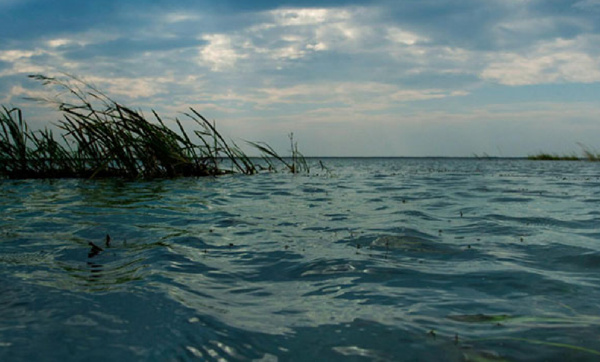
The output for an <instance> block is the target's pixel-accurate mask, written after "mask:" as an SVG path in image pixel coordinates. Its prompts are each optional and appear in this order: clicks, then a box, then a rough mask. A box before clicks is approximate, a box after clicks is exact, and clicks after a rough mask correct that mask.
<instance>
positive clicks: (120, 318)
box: [0, 159, 600, 361]
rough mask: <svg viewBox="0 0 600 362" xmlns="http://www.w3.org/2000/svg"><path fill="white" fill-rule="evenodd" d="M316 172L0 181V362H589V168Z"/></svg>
mask: <svg viewBox="0 0 600 362" xmlns="http://www.w3.org/2000/svg"><path fill="white" fill-rule="evenodd" d="M324 163H325V165H326V166H328V167H329V172H326V171H324V170H321V169H320V168H319V167H318V166H317V165H315V166H313V170H312V173H311V175H310V176H306V175H304V176H303V175H299V176H298V175H296V176H294V175H289V174H260V175H256V176H226V177H220V178H206V179H176V180H159V181H151V182H124V181H118V180H99V181H84V180H55V181H39V180H38V181H8V180H4V181H0V188H1V194H0V195H1V196H0V210H1V211H0V232H1V235H2V236H1V239H0V361H31V360H42V359H43V360H60V361H80V360H85V361H107V360H121V361H125V360H130V361H132V360H145V361H187V360H256V361H276V360H280V361H287V360H291V361H303V360H306V361H324V360H328V361H334V360H340V361H370V360H373V361H417V360H419V361H463V360H465V361H471V360H479V361H497V360H509V361H511V360H513V361H564V360H578V361H586V360H589V361H595V360H599V359H600V340H599V338H598V336H599V335H600V314H599V306H600V303H599V302H598V301H599V300H600V283H599V281H600V276H599V275H600V274H599V272H600V228H599V225H600V224H599V222H600V209H598V203H599V202H600V169H599V168H598V167H599V166H600V165H598V164H595V163H588V162H533V161H527V160H473V159H464V160H461V159H325V160H324ZM317 174H318V175H317ZM106 234H110V236H111V237H112V242H111V246H110V248H105V250H104V251H102V252H100V253H98V254H97V255H92V254H89V252H90V246H89V245H88V243H89V242H93V243H95V244H98V245H99V246H102V247H104V238H105V236H106Z"/></svg>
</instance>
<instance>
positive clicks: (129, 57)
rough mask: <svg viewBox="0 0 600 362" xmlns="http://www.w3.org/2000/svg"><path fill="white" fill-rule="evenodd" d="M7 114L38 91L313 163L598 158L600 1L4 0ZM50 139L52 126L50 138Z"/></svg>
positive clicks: (45, 115) (1, 24) (0, 10)
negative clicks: (61, 89)
mask: <svg viewBox="0 0 600 362" xmlns="http://www.w3.org/2000/svg"><path fill="white" fill-rule="evenodd" d="M0 34H1V35H0V104H2V105H5V106H8V107H11V106H18V107H21V108H22V109H23V111H24V115H25V118H26V119H28V120H29V122H30V123H31V126H32V128H36V127H45V126H49V125H51V124H52V122H56V121H57V120H58V119H59V117H60V116H59V115H56V114H53V113H52V112H50V111H48V110H47V109H45V108H43V107H40V106H39V104H35V103H33V102H31V101H28V100H27V99H26V98H27V97H32V96H39V95H41V94H48V92H51V91H52V90H51V89H48V88H47V87H46V88H44V87H42V86H41V85H40V84H38V82H35V81H33V80H31V79H29V78H28V77H27V75H29V74H44V75H48V76H54V75H57V74H58V75H60V74H64V73H66V74H71V75H74V76H77V77H80V78H82V79H84V80H85V81H86V82H89V83H90V84H93V85H94V86H96V87H98V88H100V89H102V90H103V91H105V92H106V93H108V94H109V95H110V96H111V97H112V98H114V99H115V100H117V101H119V102H122V103H124V104H126V105H128V106H131V107H133V108H136V109H140V110H143V111H144V114H148V113H147V112H150V110H152V109H154V110H156V111H157V112H158V113H159V114H160V115H161V116H162V117H163V118H169V119H174V118H175V117H177V118H179V119H180V120H182V122H183V123H184V125H185V126H186V127H190V128H191V127H192V123H191V121H188V120H186V118H185V116H184V115H183V113H184V112H185V111H186V110H187V109H189V107H193V108H194V109H196V110H197V111H198V112H200V113H202V114H203V115H204V116H205V117H206V118H208V119H213V120H216V124H217V128H219V129H220V130H221V132H222V133H223V134H224V135H226V137H228V138H231V139H233V140H235V141H236V142H240V141H241V140H250V141H264V142H267V143H268V144H270V145H272V146H273V147H274V148H275V149H276V150H278V151H280V152H281V153H285V152H286V150H289V140H288V134H289V133H292V132H293V134H294V139H295V140H296V141H297V142H298V147H299V149H300V151H301V152H302V153H304V154H305V155H306V156H449V157H450V156H473V155H490V156H502V157H513V156H517V157H518V156H527V155H530V154H535V153H539V152H550V153H559V154H564V153H573V152H577V153H580V151H581V149H580V146H579V144H583V145H585V146H587V147H588V148H591V149H593V150H599V149H600V0H572V1H570V0H548V1H541V0H372V1H359V0H354V1H341V0H321V1H316V0H303V1H271V0H258V1H248V0H220V1H202V0H194V1H191V0H183V1H177V0H157V1H141V0H129V1H116V0H102V1H81V0H54V1H47V0H0ZM50 127H51V126H50Z"/></svg>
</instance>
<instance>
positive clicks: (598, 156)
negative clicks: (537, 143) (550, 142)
mask: <svg viewBox="0 0 600 362" xmlns="http://www.w3.org/2000/svg"><path fill="white" fill-rule="evenodd" d="M577 144H578V145H579V147H580V148H581V153H582V155H581V156H578V155H577V154H576V153H574V152H573V153H571V154H568V155H558V154H550V153H544V152H542V153H538V154H535V155H529V156H527V158H528V159H530V160H539V161H584V160H585V161H592V162H598V161H600V153H599V152H597V151H594V150H592V149H591V148H589V147H588V146H586V145H584V144H583V143H577Z"/></svg>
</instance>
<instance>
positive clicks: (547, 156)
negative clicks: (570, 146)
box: [527, 152, 580, 161]
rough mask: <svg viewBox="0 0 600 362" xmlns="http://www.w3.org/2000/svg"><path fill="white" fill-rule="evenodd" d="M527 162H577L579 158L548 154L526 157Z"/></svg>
mask: <svg viewBox="0 0 600 362" xmlns="http://www.w3.org/2000/svg"><path fill="white" fill-rule="evenodd" d="M527 159H529V160H536V161H579V160H580V158H579V157H578V156H577V155H574V154H573V155H562V156H561V155H558V154H550V153H543V152H542V153H538V154H535V155H529V156H527Z"/></svg>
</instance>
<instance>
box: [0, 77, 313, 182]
mask: <svg viewBox="0 0 600 362" xmlns="http://www.w3.org/2000/svg"><path fill="white" fill-rule="evenodd" d="M30 78H33V79H35V80H37V81H40V82H42V84H44V85H46V86H51V87H54V88H58V89H59V93H58V95H59V96H57V97H56V98H45V99H35V100H37V101H43V102H46V103H49V104H52V105H54V106H56V107H57V109H58V110H59V111H60V112H62V115H63V118H62V119H61V120H59V121H58V122H57V123H56V126H57V127H58V128H59V129H60V130H61V131H62V132H61V134H60V136H59V138H58V139H57V138H55V136H54V134H53V132H52V130H49V129H43V130H35V131H32V130H30V129H29V127H28V125H27V123H26V121H25V120H24V119H23V113H22V111H21V109H19V108H7V107H5V106H3V107H2V110H1V111H0V127H1V129H0V177H8V178H68V177H73V178H97V177H123V178H160V177H178V176H211V175H222V174H225V173H243V174H254V173H257V172H258V171H259V170H261V169H268V170H270V171H275V170H277V166H276V164H275V163H281V164H282V165H283V167H284V168H285V169H287V170H288V171H290V172H292V173H297V172H308V171H309V169H308V165H307V164H306V161H305V159H304V157H303V156H302V154H301V153H300V152H298V148H297V145H296V144H295V143H294V140H293V135H290V140H291V143H292V149H291V152H292V155H291V158H286V157H282V156H279V155H278V154H277V153H276V152H275V151H274V150H273V148H271V147H270V146H269V145H267V144H265V143H260V142H248V143H249V144H250V145H251V146H253V147H254V148H255V149H257V150H258V151H260V152H261V153H262V159H263V160H265V161H266V165H267V166H266V167H265V166H262V165H263V163H262V162H261V163H260V164H257V163H255V162H254V161H253V159H252V158H251V157H249V156H248V155H246V153H244V152H243V151H242V149H241V148H240V147H238V146H237V145H236V144H235V142H233V141H229V142H227V141H225V139H224V138H223V136H222V135H221V134H220V133H219V132H218V131H217V128H216V125H215V124H214V123H211V122H209V121H208V120H207V119H206V118H204V117H203V116H202V115H201V114H200V113H198V112H197V111H196V110H194V109H193V108H190V109H189V112H187V113H184V114H185V116H186V117H187V118H189V119H190V120H192V121H193V122H194V123H195V124H196V125H197V127H198V129H196V130H194V131H193V133H192V134H189V133H188V132H186V130H185V129H184V127H183V125H182V123H181V121H180V120H179V119H175V123H176V125H177V130H173V129H171V128H169V127H167V126H166V125H165V123H164V121H163V120H162V119H161V117H160V116H159V115H158V114H157V113H156V112H155V111H152V114H153V116H154V118H155V122H150V121H149V120H148V119H146V118H145V117H144V115H143V114H142V112H141V111H137V110H134V109H132V108H130V107H127V106H125V105H122V104H120V103H118V102H117V101H115V100H113V99H111V98H110V97H109V96H107V95H106V94H105V93H103V92H102V91H100V90H98V89H97V88H95V87H93V86H92V85H90V84H87V83H85V82H83V81H81V80H79V79H77V78H75V77H73V76H68V77H66V78H53V77H47V76H44V75H32V76H30Z"/></svg>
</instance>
